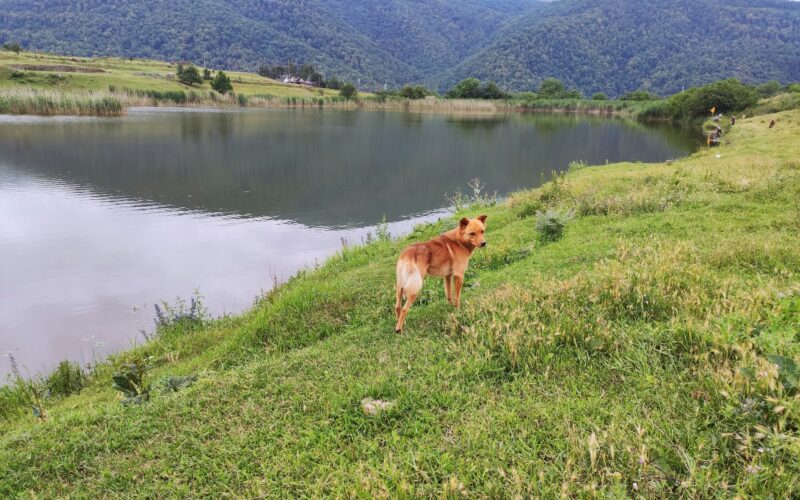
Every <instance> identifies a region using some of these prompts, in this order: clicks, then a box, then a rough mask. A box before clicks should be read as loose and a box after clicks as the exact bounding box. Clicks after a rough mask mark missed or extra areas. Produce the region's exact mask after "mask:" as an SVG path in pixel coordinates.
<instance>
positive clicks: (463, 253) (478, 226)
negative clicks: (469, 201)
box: [394, 215, 486, 333]
mask: <svg viewBox="0 0 800 500" xmlns="http://www.w3.org/2000/svg"><path fill="white" fill-rule="evenodd" d="M485 223H486V216H485V215H481V216H479V217H478V218H476V219H471V220H470V219H467V218H466V217H464V218H463V219H461V221H459V223H458V227H457V228H455V229H452V230H450V231H447V232H446V233H444V234H441V235H439V236H438V237H436V238H434V239H432V240H430V241H426V242H424V243H416V244H414V245H411V246H410V247H408V248H406V249H405V250H403V253H401V254H400V257H399V258H398V259H397V301H396V302H395V304H394V312H395V316H397V325H396V326H395V327H394V331H395V332H397V333H400V332H402V331H403V324H404V323H405V322H406V315H408V310H409V309H411V305H412V304H414V301H415V300H417V295H419V292H420V290H422V281H423V280H424V279H425V276H427V275H428V274H430V275H431V276H436V277H439V278H444V289H445V294H446V295H447V301H448V302H450V303H451V304H453V305H454V306H456V307H459V306H460V305H461V286H462V285H463V284H464V272H465V271H466V270H467V264H469V258H470V256H471V255H472V251H473V250H475V249H476V248H477V247H485V246H486V238H484V233H486V224H485ZM451 278H452V280H453V283H452V286H454V287H455V290H453V289H452V288H451V283H450V280H451ZM403 297H405V299H406V303H405V305H403Z"/></svg>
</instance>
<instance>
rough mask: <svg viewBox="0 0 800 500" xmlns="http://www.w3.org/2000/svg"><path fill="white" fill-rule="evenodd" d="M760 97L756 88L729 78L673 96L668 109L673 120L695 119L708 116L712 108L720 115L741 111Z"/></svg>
mask: <svg viewBox="0 0 800 500" xmlns="http://www.w3.org/2000/svg"><path fill="white" fill-rule="evenodd" d="M759 97H760V95H759V93H758V90H757V89H756V87H753V86H752V85H745V84H743V83H742V82H740V81H739V80H737V79H735V78H729V79H727V80H720V81H717V82H713V83H709V84H708V85H703V86H700V87H694V88H690V89H687V90H684V91H683V92H681V93H679V94H675V95H673V96H672V97H670V98H669V100H668V109H669V113H670V114H671V115H672V118H673V119H694V118H699V117H703V116H708V114H709V112H710V109H711V108H712V107H714V108H716V112H719V113H734V112H738V111H741V110H743V109H746V108H749V107H750V106H753V105H754V104H755V103H757V102H758V99H759Z"/></svg>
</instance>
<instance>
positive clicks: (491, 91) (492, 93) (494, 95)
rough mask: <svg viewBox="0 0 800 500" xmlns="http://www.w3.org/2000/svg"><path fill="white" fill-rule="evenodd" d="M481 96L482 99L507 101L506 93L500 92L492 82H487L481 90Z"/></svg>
mask: <svg viewBox="0 0 800 500" xmlns="http://www.w3.org/2000/svg"><path fill="white" fill-rule="evenodd" d="M481 94H482V97H483V98H484V99H507V98H508V93H506V92H504V91H502V90H500V87H498V86H497V84H496V83H494V82H489V83H487V84H486V85H484V86H483V88H482V89H481Z"/></svg>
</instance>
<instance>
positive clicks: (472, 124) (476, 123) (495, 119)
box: [445, 114, 510, 132]
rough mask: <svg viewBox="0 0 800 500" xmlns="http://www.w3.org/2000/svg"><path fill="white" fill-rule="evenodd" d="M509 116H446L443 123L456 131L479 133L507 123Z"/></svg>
mask: <svg viewBox="0 0 800 500" xmlns="http://www.w3.org/2000/svg"><path fill="white" fill-rule="evenodd" d="M509 119H510V115H508V114H503V115H485V116H482V115H475V116H468V115H447V116H446V117H445V123H447V124H449V125H451V126H453V127H455V128H456V129H458V130H463V131H466V132H473V131H475V132H481V131H488V130H492V129H494V128H496V127H497V126H498V125H501V124H503V123H506V122H508V121H509Z"/></svg>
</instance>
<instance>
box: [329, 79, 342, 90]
mask: <svg viewBox="0 0 800 500" xmlns="http://www.w3.org/2000/svg"><path fill="white" fill-rule="evenodd" d="M325 87H327V88H329V89H331V90H339V89H341V88H342V81H341V80H339V79H338V78H336V77H335V76H332V77H330V78H328V79H327V80H325Z"/></svg>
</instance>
